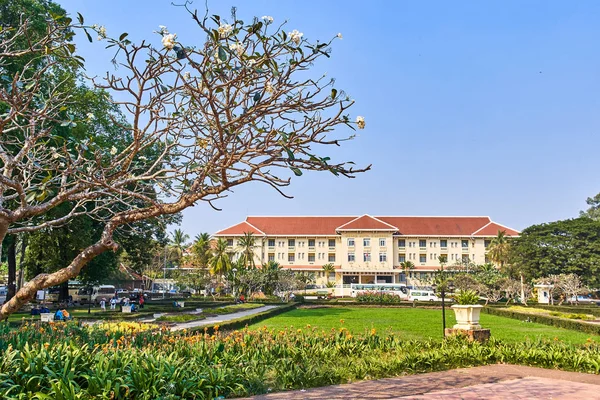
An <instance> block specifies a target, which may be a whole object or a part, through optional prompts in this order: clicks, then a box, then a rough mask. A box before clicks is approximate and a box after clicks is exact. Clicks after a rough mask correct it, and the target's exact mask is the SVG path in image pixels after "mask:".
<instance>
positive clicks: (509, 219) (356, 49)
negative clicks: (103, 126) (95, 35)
mask: <svg viewBox="0 0 600 400" xmlns="http://www.w3.org/2000/svg"><path fill="white" fill-rule="evenodd" d="M59 3H60V4H62V5H63V7H64V8H65V9H66V10H67V11H68V12H70V13H73V14H74V13H75V12H77V11H79V12H81V13H82V14H83V15H84V17H85V18H86V23H90V24H92V23H98V24H100V25H105V26H106V28H107V30H108V33H109V34H113V35H118V34H119V33H121V32H125V31H126V32H129V33H130V38H132V39H133V40H136V41H137V40H140V39H143V38H144V39H151V40H155V41H156V42H157V45H159V40H160V38H159V37H158V36H157V35H153V34H152V31H154V30H156V29H157V27H158V25H166V26H168V28H169V31H171V32H173V33H177V35H178V38H180V39H184V38H185V39H186V40H187V41H193V40H201V39H202V37H203V35H202V34H201V33H200V32H199V30H198V29H197V28H196V27H195V26H194V23H193V21H191V19H190V18H189V16H188V15H187V14H186V12H185V11H184V10H182V9H181V8H177V7H173V6H171V5H170V1H166V0H152V1H151V0H145V1H115V0H103V1H93V2H92V1H86V2H83V1H77V0H64V1H59ZM232 5H235V6H237V8H238V17H241V18H242V19H244V20H250V19H251V17H252V16H259V17H260V16H263V15H271V16H273V17H274V18H275V21H276V22H281V21H283V20H288V27H289V29H288V30H290V31H291V30H293V29H298V30H299V31H301V32H303V33H304V36H305V37H306V38H308V39H311V40H315V39H322V40H324V39H329V38H330V37H332V36H334V35H335V34H337V33H338V32H340V33H342V34H343V40H341V41H336V42H335V43H334V46H333V53H332V58H331V59H328V60H325V61H324V62H322V63H320V64H318V65H317V66H316V67H315V75H317V74H319V73H322V72H323V71H327V72H328V75H329V76H331V77H335V78H336V87H338V88H340V89H344V90H345V91H347V92H348V93H349V94H350V95H351V96H352V97H353V98H354V99H356V104H355V106H354V107H353V111H352V114H353V115H362V116H364V117H365V119H366V122H367V127H366V129H365V130H363V131H360V134H359V136H358V137H357V138H356V140H354V141H353V142H351V143H347V144H346V145H345V146H343V147H342V149H341V150H340V151H335V152H333V154H334V155H335V156H336V157H337V158H338V159H347V160H353V161H355V162H356V163H357V164H359V165H367V164H373V167H372V170H371V171H369V172H367V173H365V174H363V175H361V176H359V177H357V178H356V179H352V180H348V179H343V178H336V177H334V176H333V175H331V174H329V173H321V174H317V173H309V174H305V175H304V176H302V177H300V178H296V179H294V180H293V182H292V185H291V186H290V187H289V188H288V190H287V193H288V194H290V195H293V196H294V199H291V200H288V199H285V198H283V197H281V196H280V195H279V194H278V193H276V192H275V191H274V190H272V189H270V188H268V187H266V186H262V185H258V184H250V185H247V186H245V187H241V188H238V189H236V190H235V192H234V193H232V194H231V196H230V197H229V198H227V199H225V200H222V201H220V202H219V203H218V205H219V206H220V207H221V208H222V209H223V211H221V212H216V211H214V210H212V208H210V207H209V206H208V205H205V204H199V205H197V206H196V207H193V208H191V209H188V210H187V211H186V212H184V220H183V223H182V226H181V227H182V228H183V229H184V230H185V231H187V232H188V233H190V234H191V235H192V236H193V235H195V234H196V233H199V232H203V231H207V232H211V233H213V232H215V231H217V230H219V229H222V228H225V227H227V226H229V225H232V224H234V223H237V222H239V221H241V220H243V219H244V218H245V216H246V215H361V214H365V213H367V214H371V215H489V216H490V217H492V219H494V220H495V221H497V222H499V223H501V224H504V225H508V226H510V227H513V228H516V229H523V228H525V227H527V226H529V225H531V224H535V223H541V222H547V221H554V220H558V219H564V218H569V217H574V216H576V215H577V214H578V213H579V211H580V210H582V209H584V208H585V207H586V204H585V199H586V197H588V196H593V195H595V194H596V193H598V192H600V174H599V171H600V157H598V149H599V143H598V137H599V136H598V132H599V131H600V113H599V112H598V111H599V110H600V97H599V96H600V53H599V50H598V38H599V37H600V36H599V34H600V25H598V21H599V20H600V2H597V1H583V0H582V1H576V2H568V1H523V0H520V1H486V2H480V1H453V2H447V1H411V2H409V1H398V2H391V1H387V2H386V1H368V2H365V1H358V0H355V1H313V0H305V1H302V2H292V1H281V0H279V1H275V0H262V1H238V2H237V3H232V2H227V1H224V0H219V1H216V0H213V1H209V7H210V11H211V13H214V14H220V15H222V16H228V15H229V10H230V8H231V6H232ZM194 6H196V7H198V8H200V9H203V7H204V2H200V1H196V2H195V3H194ZM196 38H197V39H196ZM78 43H79V51H80V53H81V54H82V55H83V56H84V57H85V58H86V61H87V69H88V73H90V74H102V73H103V72H104V71H106V70H108V69H111V68H112V66H111V64H110V62H109V59H110V54H111V53H107V52H105V51H102V47H101V46H100V43H94V44H93V45H90V44H87V41H84V40H83V37H80V38H79V40H78ZM317 76H319V75H317Z"/></svg>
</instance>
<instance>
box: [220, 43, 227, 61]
mask: <svg viewBox="0 0 600 400" xmlns="http://www.w3.org/2000/svg"><path fill="white" fill-rule="evenodd" d="M219 60H221V61H227V53H225V49H224V48H223V47H221V46H219Z"/></svg>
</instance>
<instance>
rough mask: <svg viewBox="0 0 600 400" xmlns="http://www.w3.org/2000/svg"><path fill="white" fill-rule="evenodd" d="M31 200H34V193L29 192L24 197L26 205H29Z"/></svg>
mask: <svg viewBox="0 0 600 400" xmlns="http://www.w3.org/2000/svg"><path fill="white" fill-rule="evenodd" d="M33 200H35V192H31V193H29V194H28V195H27V197H25V201H26V202H28V203H31V202H32V201H33Z"/></svg>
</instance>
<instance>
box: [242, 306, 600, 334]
mask: <svg viewBox="0 0 600 400" xmlns="http://www.w3.org/2000/svg"><path fill="white" fill-rule="evenodd" d="M340 320H343V324H342V323H341V322H340ZM308 324H310V325H311V326H312V327H317V328H319V329H325V330H329V329H331V328H336V329H338V328H341V327H345V328H346V329H348V330H350V331H351V332H352V333H354V334H358V333H364V332H365V331H367V330H371V329H372V328H375V329H376V330H377V332H378V333H385V332H394V333H396V334H399V335H401V336H402V337H404V338H406V339H425V338H434V339H435V338H441V337H442V311H441V310H436V309H421V308H376V307H373V308H359V307H356V308H354V307H332V308H312V309H308V308H300V309H295V310H292V311H289V312H286V313H284V314H280V315H278V316H275V317H273V318H270V319H268V320H265V321H262V322H259V323H257V324H255V325H252V326H251V327H252V328H260V327H263V326H266V327H268V328H275V329H284V328H286V327H290V326H293V327H294V328H303V327H305V326H306V325H308ZM454 324H455V319H454V312H453V311H452V310H451V309H447V310H446V326H447V327H450V328H451V327H452V325H454ZM480 324H481V325H482V326H483V327H484V328H489V329H491V332H492V336H493V337H496V338H498V339H502V340H506V341H510V342H519V341H524V340H527V339H530V340H536V339H538V338H544V339H549V340H554V338H558V339H559V340H562V341H566V342H571V343H583V342H585V341H586V340H587V339H588V338H590V337H591V338H592V340H594V341H596V342H600V336H594V335H590V334H586V333H583V332H577V331H572V330H568V329H563V328H555V327H552V326H548V325H542V324H534V323H527V322H522V321H518V320H516V319H511V318H504V317H498V316H495V315H488V314H482V315H481V321H480Z"/></svg>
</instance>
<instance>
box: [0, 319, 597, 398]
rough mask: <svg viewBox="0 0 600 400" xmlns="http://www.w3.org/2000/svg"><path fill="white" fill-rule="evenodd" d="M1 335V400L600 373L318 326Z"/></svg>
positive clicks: (56, 329) (566, 349)
mask: <svg viewBox="0 0 600 400" xmlns="http://www.w3.org/2000/svg"><path fill="white" fill-rule="evenodd" d="M216 330H217V332H215V333H214V334H209V333H208V331H209V330H208V329H207V330H206V331H205V332H200V333H195V334H190V333H189V332H182V333H167V332H166V331H165V330H157V329H151V330H147V331H134V332H131V333H125V332H123V331H122V330H118V329H117V330H113V329H109V330H105V329H103V328H102V327H94V328H85V327H80V326H77V325H75V324H53V325H51V326H49V327H48V325H46V328H44V327H40V326H23V327H22V328H21V329H19V330H13V331H9V330H8V329H6V328H5V327H0V397H1V398H9V397H11V398H12V397H23V398H31V397H34V396H36V395H37V396H40V397H43V395H46V396H49V397H50V398H58V397H59V396H60V398H75V397H78V398H120V399H133V398H136V399H154V398H209V399H210V398H215V397H218V396H224V397H235V396H247V395H252V394H260V393H266V392H269V391H278V390H287V389H295V388H308V387H315V386H323V385H330V384H338V383H346V382H349V381H355V380H362V379H376V378H382V377H386V376H395V375H400V374H406V373H418V372H428V371H436V370H445V369H450V368H457V367H466V366H474V365H484V364H491V363H498V362H503V363H515V364H523V365H535V366H538V367H545V368H560V369H565V370H574V371H581V372H590V373H596V374H598V373H600V346H599V345H597V344H594V343H591V342H590V343H586V344H585V345H578V346H576V345H571V344H567V343H562V342H560V341H551V342H548V341H539V342H520V343H514V344H506V343H502V342H499V341H496V340H494V339H492V340H490V341H489V342H488V343H486V344H479V343H468V342H465V341H464V340H461V339H450V340H446V341H444V342H436V341H405V340H403V339H402V338H401V337H398V336H394V335H380V334H378V333H377V331H376V330H375V329H372V330H371V331H369V332H367V333H366V334H364V335H352V334H351V333H349V332H348V331H347V330H346V329H345V328H343V327H341V328H339V329H335V328H333V329H331V330H328V331H320V330H317V329H315V328H312V327H310V326H304V327H300V328H298V327H290V328H287V329H284V330H268V329H266V328H262V329H259V330H254V331H250V330H246V329H243V330H240V331H233V332H229V333H221V332H219V331H218V328H217V329H216Z"/></svg>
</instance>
